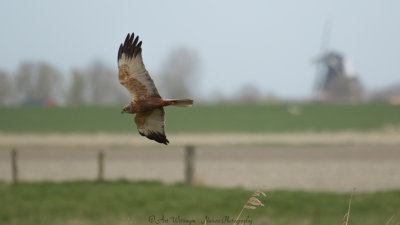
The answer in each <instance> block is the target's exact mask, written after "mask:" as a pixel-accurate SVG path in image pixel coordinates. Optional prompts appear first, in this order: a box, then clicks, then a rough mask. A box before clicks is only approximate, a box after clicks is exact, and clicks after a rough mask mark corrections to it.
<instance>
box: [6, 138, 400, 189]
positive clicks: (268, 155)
mask: <svg viewBox="0 0 400 225" xmlns="http://www.w3.org/2000/svg"><path fill="white" fill-rule="evenodd" d="M105 149H106V150H105V155H106V156H105V162H106V165H105V176H106V178H107V179H117V178H126V179H132V180H138V179H157V180H162V181H164V182H167V183H171V182H180V181H182V180H183V170H184V162H183V157H184V151H183V150H182V148H181V147H168V148H167V149H160V148H148V147H147V148H141V147H129V148H128V147H118V146H117V147H112V148H110V147H109V148H105ZM97 150H98V148H93V147H87V148H85V147H71V146H67V147H65V146H64V147H57V148H55V147H27V146H20V147H19V148H18V156H19V161H18V163H19V170H20V174H19V175H20V178H21V179H23V180H75V179H95V177H96V173H97V164H96V160H97V158H96V155H97ZM10 168H11V165H10V149H9V148H8V147H0V180H6V181H9V180H10V173H11V169H10ZM195 171H196V172H195V176H196V178H195V180H196V183H198V184H204V185H212V186H222V187H232V186H242V187H245V188H250V189H256V188H263V189H267V190H268V189H281V188H284V189H304V190H327V191H351V190H352V188H353V187H355V188H357V189H358V190H360V191H376V190H383V189H399V188H400V145H399V144H396V143H394V144H393V143H391V142H390V143H386V144H383V145H377V144H369V145H368V144H363V145H348V146H332V145H327V146H258V147H257V146H256V147H245V146H242V147H215V146H214V147H212V146H203V147H198V148H197V149H196V160H195Z"/></svg>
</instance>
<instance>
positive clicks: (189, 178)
mask: <svg viewBox="0 0 400 225" xmlns="http://www.w3.org/2000/svg"><path fill="white" fill-rule="evenodd" d="M194 151H195V148H194V146H186V147H185V184H187V185H192V184H193V178H194V176H193V175H194Z"/></svg>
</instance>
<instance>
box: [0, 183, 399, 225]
mask: <svg viewBox="0 0 400 225" xmlns="http://www.w3.org/2000/svg"><path fill="white" fill-rule="evenodd" d="M251 194H252V192H251V191H246V190H243V189H240V188H229V189H222V188H210V187H188V186H184V185H181V184H174V185H165V184H162V183H159V182H143V181H142V182H128V181H112V182H111V181H110V182H104V183H95V182H90V181H74V182H64V183H50V182H40V183H20V184H18V186H10V185H8V184H4V183H0V200H1V204H0V224H2V225H11V224H12V225H19V224H20V225H30V224H32V225H40V224H52V225H59V224H96V225H103V224H104V225H106V224H107V225H109V224H124V225H133V224H152V223H150V222H149V218H150V217H151V216H155V218H158V219H160V218H162V217H163V216H164V218H165V219H169V221H168V224H189V223H174V222H173V221H172V220H171V217H178V216H180V217H181V218H182V219H183V218H185V219H194V220H196V223H192V224H202V223H201V222H200V221H201V220H203V219H204V218H205V217H206V216H207V217H208V218H213V219H220V218H224V217H225V216H228V217H230V218H235V216H237V215H238V213H239V211H240V210H241V208H242V206H243V204H244V203H245V202H246V201H247V199H248V198H249V197H250V195H251ZM349 196H350V194H349V193H346V194H334V193H325V192H303V191H272V192H267V197H260V199H261V201H262V202H263V203H264V204H265V206H264V207H259V208H257V209H255V210H245V211H244V213H243V215H242V218H243V219H244V218H247V216H248V217H249V218H251V220H252V223H253V224H274V225H280V224H288V225H291V224H293V225H298V224H310V225H313V224H318V225H320V224H326V225H330V224H332V225H334V224H335V225H337V224H342V221H343V215H344V214H345V213H346V211H347V204H348V200H349ZM399 209H400V191H385V192H376V193H356V194H355V195H354V197H353V203H352V205H351V214H350V222H349V225H356V224H359V225H369V224H371V225H372V224H373V225H376V224H385V223H386V222H387V221H388V220H389V218H390V217H391V216H392V215H395V214H396V213H398V210H399ZM399 219H400V218H398V215H397V216H396V217H395V218H394V220H393V221H392V222H393V223H392V224H396V221H397V222H399ZM153 224H155V223H153ZM160 224H166V223H165V222H164V223H160ZM207 224H221V223H207ZM228 224H233V223H228ZM247 224H249V223H247Z"/></svg>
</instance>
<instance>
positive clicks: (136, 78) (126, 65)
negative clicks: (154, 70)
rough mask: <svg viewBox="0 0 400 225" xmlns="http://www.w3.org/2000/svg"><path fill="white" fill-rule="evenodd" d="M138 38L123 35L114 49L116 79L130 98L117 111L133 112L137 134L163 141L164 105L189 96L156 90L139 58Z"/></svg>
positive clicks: (186, 103)
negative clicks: (165, 96)
mask: <svg viewBox="0 0 400 225" xmlns="http://www.w3.org/2000/svg"><path fill="white" fill-rule="evenodd" d="M141 46H142V42H141V41H140V42H139V36H136V38H135V35H134V33H132V35H130V34H128V36H126V39H125V42H124V43H123V44H121V46H120V47H119V50H118V70H119V82H120V83H121V84H122V85H123V86H125V87H126V89H128V91H129V93H130V94H131V96H132V101H131V102H130V103H129V104H127V105H126V106H125V107H124V108H123V109H122V112H121V113H130V114H136V116H135V123H136V126H137V129H138V131H139V134H141V135H142V136H146V137H147V138H148V139H151V140H155V141H157V142H159V143H163V144H165V145H167V144H168V143H169V141H168V139H167V137H166V136H165V130H164V126H165V112H164V107H165V106H169V105H172V106H179V107H188V106H191V105H192V104H193V100H191V99H179V100H178V99H163V98H162V97H161V96H160V94H159V93H158V91H157V88H156V86H155V85H154V82H153V80H152V79H151V77H150V75H149V72H147V70H146V68H145V67H144V64H143V60H142V47H141Z"/></svg>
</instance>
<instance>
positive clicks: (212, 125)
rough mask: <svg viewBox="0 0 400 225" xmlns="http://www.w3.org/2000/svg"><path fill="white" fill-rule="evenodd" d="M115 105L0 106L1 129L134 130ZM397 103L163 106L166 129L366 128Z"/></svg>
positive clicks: (394, 117) (394, 114)
mask: <svg viewBox="0 0 400 225" xmlns="http://www.w3.org/2000/svg"><path fill="white" fill-rule="evenodd" d="M120 112H121V106H115V107H111V106H110V107H100V106H99V107H53V108H46V107H7V108H4V107H3V108H0V132H16V133H18V132H41V133H48V132H85V133H91V132H101V131H104V132H136V127H135V125H134V124H133V116H131V115H121V114H120ZM399 115H400V106H393V105H387V104H360V105H318V104H298V105H287V104H280V105H195V106H193V107H191V108H173V107H168V108H167V109H166V119H167V126H166V129H167V132H181V133H184V132H193V133H196V132H301V131H344V130H355V131H370V130H376V129H382V128H383V127H385V126H391V125H392V126H397V127H398V126H399V125H400V116H399Z"/></svg>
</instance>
